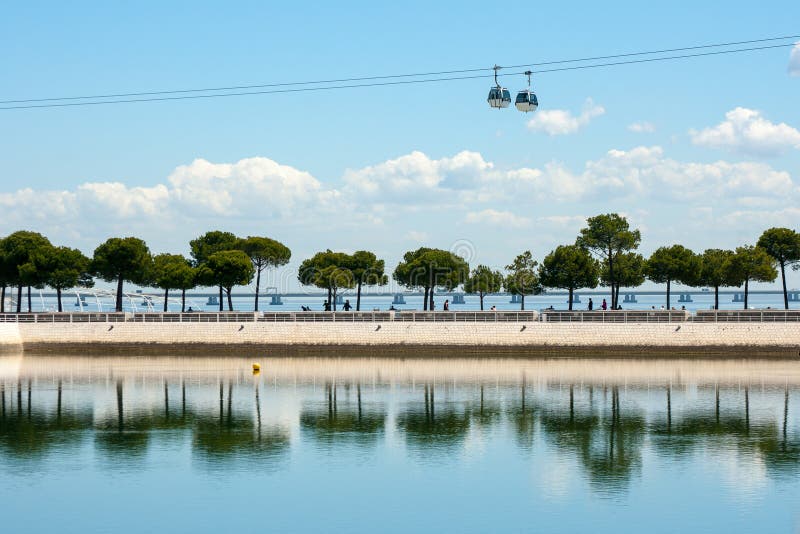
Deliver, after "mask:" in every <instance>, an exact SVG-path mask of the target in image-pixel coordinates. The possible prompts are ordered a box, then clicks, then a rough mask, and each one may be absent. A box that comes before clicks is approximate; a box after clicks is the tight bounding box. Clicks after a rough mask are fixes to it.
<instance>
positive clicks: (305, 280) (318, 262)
mask: <svg viewBox="0 0 800 534" xmlns="http://www.w3.org/2000/svg"><path fill="white" fill-rule="evenodd" d="M351 262H352V258H351V256H350V255H349V254H345V253H344V252H333V251H332V250H326V251H324V252H317V253H316V254H314V256H313V257H311V258H308V259H306V260H303V263H301V264H300V270H299V272H298V275H297V279H298V280H299V281H300V283H301V284H303V285H307V286H316V287H319V288H321V289H330V290H332V291H334V292H335V291H337V290H339V289H343V288H352V287H355V285H356V282H355V278H354V276H353V271H351V270H350V265H351Z"/></svg>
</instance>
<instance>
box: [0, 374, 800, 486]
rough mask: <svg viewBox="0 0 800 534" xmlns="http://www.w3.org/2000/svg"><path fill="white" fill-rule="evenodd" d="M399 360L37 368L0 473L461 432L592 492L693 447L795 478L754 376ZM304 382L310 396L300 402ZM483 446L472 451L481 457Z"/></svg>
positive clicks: (217, 459)
mask: <svg viewBox="0 0 800 534" xmlns="http://www.w3.org/2000/svg"><path fill="white" fill-rule="evenodd" d="M319 365H325V364H324V363H322V364H319ZM404 365H405V364H404ZM408 365H409V367H408V368H407V369H410V371H409V374H402V373H398V374H397V375H395V376H393V377H392V378H390V379H385V380H381V379H374V380H372V382H373V384H377V387H372V388H370V389H369V390H366V389H365V387H364V383H367V380H368V378H367V379H360V378H359V377H358V375H348V377H347V378H338V379H336V378H334V377H336V376H337V375H336V373H335V372H328V371H326V372H325V373H323V372H319V380H320V381H321V382H320V381H317V376H316V375H315V376H314V382H312V381H311V380H308V381H307V382H305V383H304V384H301V387H300V388H299V389H297V388H296V387H295V386H294V383H295V382H294V381H293V382H291V383H290V382H289V381H288V380H284V381H283V382H281V381H278V380H276V381H275V383H274V386H273V385H270V386H269V387H268V386H266V385H264V384H262V383H261V381H260V379H259V378H251V377H249V376H247V377H245V375H242V374H238V375H234V374H231V373H228V374H227V375H226V374H224V373H220V374H216V370H214V371H212V372H213V373H215V374H212V375H201V378H199V379H198V378H197V375H195V378H194V379H193V380H188V381H187V380H184V378H183V376H181V375H177V374H175V373H172V374H170V373H164V374H163V375H161V374H154V375H149V376H148V381H146V382H145V381H142V382H140V381H139V380H138V378H137V377H136V376H135V375H130V374H129V375H121V376H124V378H111V379H110V382H107V380H108V379H107V376H112V377H113V376H117V375H115V374H113V373H111V374H109V375H106V374H101V375H99V376H95V377H94V378H91V379H88V381H87V380H85V381H84V382H82V383H77V384H73V383H72V382H71V379H67V375H66V374H62V375H59V374H56V373H52V372H49V370H48V372H46V373H41V374H40V375H38V378H35V377H34V379H32V378H31V377H30V376H27V375H24V374H20V375H19V376H14V377H13V378H10V379H0V465H6V464H9V462H10V465H13V460H15V459H16V460H21V461H22V464H21V465H30V463H31V462H41V461H42V460H43V459H45V458H47V457H48V455H49V454H51V453H53V452H63V451H73V452H74V451H77V450H78V449H79V448H80V447H81V446H82V445H85V444H91V445H93V446H94V450H95V451H96V452H97V454H96V456H95V458H97V459H99V460H100V461H101V462H103V463H104V464H105V465H106V466H108V467H109V468H112V469H117V468H126V467H134V468H138V467H140V466H142V465H143V464H145V463H146V462H147V458H148V454H147V453H148V451H150V450H155V449H156V448H157V447H158V448H163V447H165V446H170V447H174V448H175V449H176V450H179V449H180V447H181V446H183V445H184V444H187V443H190V444H191V454H192V459H193V460H194V462H195V463H194V465H197V466H200V467H202V468H206V469H212V470H213V469H230V468H232V467H233V468H236V467H239V466H241V467H243V468H251V467H252V466H253V465H256V466H258V467H259V468H264V467H267V468H274V467H278V466H282V465H284V464H286V463H288V462H289V455H288V452H289V450H290V448H291V447H292V446H298V447H303V446H308V445H311V446H313V447H318V448H321V449H323V450H325V451H327V452H330V453H334V454H337V455H340V456H342V457H347V454H348V453H351V452H352V451H356V452H355V453H356V454H358V455H363V454H364V453H365V452H370V451H372V450H376V449H378V448H380V447H385V446H386V443H387V440H386V439H385V437H386V435H387V433H389V434H392V437H394V436H395V435H396V436H397V437H398V438H399V439H400V440H403V441H405V443H406V445H407V451H409V453H410V455H409V456H410V458H411V461H413V462H420V461H424V462H427V461H428V460H432V461H434V462H441V461H443V460H446V459H447V460H449V459H451V458H450V457H448V456H451V457H452V458H454V459H459V458H460V456H456V455H455V454H454V453H458V452H460V451H461V450H463V449H464V447H465V444H466V442H467V439H468V438H469V439H472V438H473V437H477V438H479V439H481V440H483V441H484V442H486V443H488V442H491V441H501V440H503V439H509V440H511V442H512V443H514V444H515V445H516V447H517V448H518V449H519V450H520V451H523V452H524V454H523V455H521V457H522V458H523V459H524V461H530V462H533V463H538V462H541V461H543V458H547V459H548V460H549V459H552V458H557V459H558V460H561V459H565V460H566V462H564V463H563V465H564V467H563V468H564V469H576V470H578V471H580V473H582V475H583V477H585V480H587V482H588V487H589V488H591V489H592V490H593V491H595V492H597V493H602V494H607V493H617V492H621V491H626V490H627V489H628V488H629V487H630V484H631V481H632V480H634V479H635V478H636V477H637V476H640V473H641V469H642V458H643V456H644V455H645V450H647V451H651V452H654V453H655V454H656V458H661V459H662V460H663V461H665V462H668V463H669V464H670V465H681V464H684V463H685V464H688V463H690V462H694V461H697V460H696V458H697V456H698V452H701V451H702V452H703V453H704V454H707V453H709V451H710V452H711V453H714V454H719V455H726V454H731V452H732V453H733V454H735V455H736V456H735V458H736V461H745V462H751V463H755V462H758V463H759V465H764V466H765V469H766V472H767V475H769V476H773V477H777V476H784V477H788V476H797V475H799V474H800V439H799V437H798V436H799V433H798V430H797V425H796V423H794V422H793V421H795V420H796V419H795V418H793V417H792V416H790V414H789V410H790V409H792V408H795V409H796V407H795V406H793V405H792V398H791V397H792V395H791V391H794V387H796V386H794V385H792V386H789V385H787V386H786V387H785V388H784V387H783V385H781V386H780V388H779V389H775V386H773V389H771V390H770V391H769V395H768V396H766V397H764V396H759V394H758V391H759V390H758V389H757V388H756V386H755V384H757V383H758V381H757V380H755V379H746V380H740V379H737V380H730V379H727V380H717V379H716V377H714V379H706V380H703V381H700V380H696V381H695V382H687V381H681V380H675V383H674V384H673V383H671V381H670V380H665V379H663V375H662V379H660V380H658V381H656V382H654V383H653V384H651V383H649V382H646V381H643V380H639V381H638V382H636V383H634V384H627V383H626V385H625V386H621V385H620V383H621V382H622V381H621V380H619V379H616V378H615V379H614V380H609V379H608V377H606V378H604V379H602V380H598V379H595V378H594V377H592V376H587V375H583V376H582V377H581V378H580V380H575V379H574V378H573V375H568V374H567V375H564V376H561V375H557V376H555V377H554V376H553V375H550V376H549V377H546V378H545V379H543V378H542V377H541V376H538V377H537V376H536V374H535V373H536V369H534V368H531V367H527V368H526V367H525V365H527V364H525V363H524V362H523V363H520V364H514V365H519V367H515V368H514V371H515V373H514V374H507V375H505V376H504V378H503V379H502V380H498V379H497V378H495V377H493V376H492V375H491V373H490V372H484V374H476V375H474V376H468V377H463V376H462V377H460V378H459V379H458V380H456V379H452V381H451V378H449V377H446V378H444V379H440V378H437V379H436V380H434V379H433V378H432V377H433V376H438V375H437V373H443V372H444V371H443V369H445V368H444V367H433V369H434V371H433V372H432V371H431V370H430V369H431V368H426V369H423V371H419V374H418V375H414V374H413V373H414V372H415V371H414V369H415V368H414V365H417V364H413V363H412V364H408ZM418 365H420V366H422V367H424V365H426V364H424V363H421V364H418ZM464 365H469V363H467V364H464ZM326 373H327V374H326ZM59 376H63V377H64V378H63V382H62V379H60V378H58V377H59ZM364 376H367V375H366V373H365V374H364ZM531 376H532V378H531ZM675 376H678V374H675ZM754 376H757V375H754ZM54 377H55V378H54ZM312 383H316V384H318V383H324V387H323V388H322V390H321V391H320V389H319V388H316V389H315V390H314V393H311V391H312V390H311V387H310V386H311V384H312ZM87 384H88V386H87ZM537 384H546V386H545V387H543V388H540V387H539V386H538V385H537ZM739 384H741V386H740V385H739ZM187 385H188V389H187ZM535 385H536V387H535V388H534V386H535ZM695 385H696V394H695V393H694V391H695V389H694V386H695ZM306 386H308V387H306ZM292 387H295V389H294V390H293V391H294V392H295V395H299V399H300V400H299V404H298V405H296V404H293V403H291V402H289V403H288V404H283V405H280V403H281V402H283V401H282V400H280V399H282V398H283V397H281V396H280V395H279V394H280V393H281V392H286V391H289V390H291V388H292ZM690 387H691V388H692V392H693V393H692V394H691V395H688V394H687V393H686V391H687V390H688V389H689V388H690ZM790 389H791V391H790ZM367 391H368V393H367ZM273 392H276V393H278V395H274V396H273ZM297 392H299V393H297ZM320 393H321V394H320ZM762 398H765V399H768V401H767V402H764V401H762V400H761V399H762ZM76 399H78V400H76ZM765 404H769V405H770V406H769V409H767V408H765V406H764V405H765ZM279 405H280V413H281V414H282V416H283V417H286V416H288V418H289V420H293V421H297V422H299V430H300V435H299V439H295V440H294V442H293V441H292V440H290V437H291V435H290V428H291V426H290V425H291V424H290V423H287V424H285V425H283V424H278V423H276V422H274V417H272V416H273V415H274V414H277V413H279V411H278V409H277V407H278V406H279ZM298 406H299V407H298ZM387 425H393V428H387ZM392 430H394V431H395V432H394V433H392V432H391V431H392ZM389 441H390V440H389ZM542 444H544V445H546V446H545V447H541V445H542ZM476 450H477V449H476ZM495 450H496V449H494V448H492V447H483V448H482V449H481V451H482V452H481V454H494V452H493V451H495ZM486 451H489V452H486ZM533 451H536V455H534V454H533ZM540 454H544V455H547V456H539V455H540ZM561 465H562V464H561V463H559V466H561ZM560 468H561V467H560ZM565 476H566V475H565Z"/></svg>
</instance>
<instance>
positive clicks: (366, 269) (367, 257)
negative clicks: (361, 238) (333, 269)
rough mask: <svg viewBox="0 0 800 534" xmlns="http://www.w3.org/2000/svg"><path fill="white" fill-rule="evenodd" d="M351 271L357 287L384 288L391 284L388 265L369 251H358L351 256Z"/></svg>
mask: <svg viewBox="0 0 800 534" xmlns="http://www.w3.org/2000/svg"><path fill="white" fill-rule="evenodd" d="M350 271H351V272H352V273H353V278H354V279H355V281H356V284H357V285H365V286H383V285H386V284H387V283H388V282H389V278H388V276H386V263H385V262H384V261H383V260H379V259H378V257H377V256H375V254H374V253H373V252H369V251H367V250H357V251H356V252H354V253H353V255H352V256H350Z"/></svg>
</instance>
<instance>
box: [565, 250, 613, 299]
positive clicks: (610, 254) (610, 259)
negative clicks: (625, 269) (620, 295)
mask: <svg viewBox="0 0 800 534" xmlns="http://www.w3.org/2000/svg"><path fill="white" fill-rule="evenodd" d="M608 280H609V282H611V309H612V310H615V309H616V308H617V302H616V300H614V250H613V249H612V248H610V247H609V249H608ZM570 309H572V308H570Z"/></svg>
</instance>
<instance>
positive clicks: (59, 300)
mask: <svg viewBox="0 0 800 534" xmlns="http://www.w3.org/2000/svg"><path fill="white" fill-rule="evenodd" d="M56 299H57V300H58V313H61V312H62V311H64V309H63V308H62V307H61V288H60V287H57V288H56Z"/></svg>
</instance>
